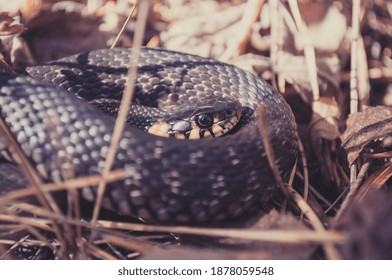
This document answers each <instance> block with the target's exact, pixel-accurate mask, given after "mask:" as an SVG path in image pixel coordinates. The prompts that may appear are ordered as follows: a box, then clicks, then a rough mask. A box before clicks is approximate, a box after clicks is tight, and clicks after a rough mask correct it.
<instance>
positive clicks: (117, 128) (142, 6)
mask: <svg viewBox="0 0 392 280" xmlns="http://www.w3.org/2000/svg"><path fill="white" fill-rule="evenodd" d="M149 6H150V1H149V0H143V1H141V2H140V3H139V14H138V17H137V20H136V30H135V34H134V40H133V48H132V52H131V59H130V63H129V65H130V68H129V71H128V82H127V84H126V85H125V89H124V93H123V96H122V100H121V103H120V108H119V112H118V115H117V118H116V122H115V125H114V129H113V133H112V138H111V142H110V147H109V150H108V154H107V156H106V161H105V166H104V168H103V171H102V175H103V179H102V180H101V181H100V183H99V185H98V190H97V198H96V203H95V207H94V212H93V217H92V221H91V223H92V225H95V224H96V222H97V219H98V215H99V211H100V209H101V205H102V200H103V194H104V192H105V189H106V177H107V175H108V174H109V172H110V170H111V168H112V164H113V161H114V158H115V156H116V153H117V147H118V143H119V142H120V140H121V136H122V133H123V131H124V127H125V120H126V118H127V116H128V112H129V107H130V104H131V102H132V99H133V94H134V90H135V88H134V87H135V82H136V78H137V64H138V62H139V54H140V49H141V46H142V43H143V37H144V29H145V26H146V22H147V16H148V11H149Z"/></svg>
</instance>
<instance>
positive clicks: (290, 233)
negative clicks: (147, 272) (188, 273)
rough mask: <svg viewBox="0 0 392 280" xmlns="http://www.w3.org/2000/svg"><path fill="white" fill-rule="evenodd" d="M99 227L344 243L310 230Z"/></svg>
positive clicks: (338, 235) (336, 235) (335, 236)
mask: <svg viewBox="0 0 392 280" xmlns="http://www.w3.org/2000/svg"><path fill="white" fill-rule="evenodd" d="M99 225H100V226H101V227H103V228H111V229H122V230H133V231H143V232H171V233H177V234H192V235H205V236H216V237H231V238H238V239H244V240H259V241H269V242H279V243H295V244H298V243H303V242H309V243H324V242H328V243H331V242H332V243H336V244H342V243H344V242H345V239H346V237H345V235H344V234H343V233H341V232H337V231H326V230H324V232H320V233H315V232H314V231H311V230H246V231H245V232H244V230H243V229H230V228H223V229H219V228H218V229H214V228H195V227H184V226H174V227H173V226H153V225H143V224H132V223H122V222H113V221H104V220H100V221H99Z"/></svg>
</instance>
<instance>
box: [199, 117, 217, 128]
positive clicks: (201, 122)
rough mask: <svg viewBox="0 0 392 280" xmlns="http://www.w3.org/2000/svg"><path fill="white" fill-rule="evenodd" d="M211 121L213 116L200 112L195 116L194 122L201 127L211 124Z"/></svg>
mask: <svg viewBox="0 0 392 280" xmlns="http://www.w3.org/2000/svg"><path fill="white" fill-rule="evenodd" d="M212 123H213V117H212V115H210V114H200V115H198V116H197V118H196V124H197V125H198V126H199V127H201V128H206V127H209V126H211V125H212Z"/></svg>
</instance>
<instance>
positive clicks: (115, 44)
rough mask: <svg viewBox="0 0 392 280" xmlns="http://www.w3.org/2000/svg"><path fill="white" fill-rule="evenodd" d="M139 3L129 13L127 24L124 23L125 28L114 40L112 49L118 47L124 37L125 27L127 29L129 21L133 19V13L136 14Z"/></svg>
mask: <svg viewBox="0 0 392 280" xmlns="http://www.w3.org/2000/svg"><path fill="white" fill-rule="evenodd" d="M138 2H139V1H138V0H136V3H135V4H134V5H133V8H132V11H131V12H130V13H129V15H128V17H127V19H126V20H125V22H124V24H123V26H122V27H121V30H120V32H119V33H118V34H117V37H116V39H115V40H114V42H113V44H112V45H111V46H110V48H111V49H113V48H115V47H117V44H118V41H119V40H120V38H121V36H122V35H123V33H124V31H125V27H127V25H128V23H129V21H130V20H131V18H132V15H133V13H134V12H135V10H136V7H137V5H138V4H139V3H138Z"/></svg>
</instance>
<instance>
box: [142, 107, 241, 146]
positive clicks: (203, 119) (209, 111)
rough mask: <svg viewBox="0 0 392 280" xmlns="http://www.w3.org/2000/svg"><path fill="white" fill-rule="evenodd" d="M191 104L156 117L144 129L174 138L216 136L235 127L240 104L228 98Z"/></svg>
mask: <svg viewBox="0 0 392 280" xmlns="http://www.w3.org/2000/svg"><path fill="white" fill-rule="evenodd" d="M192 107H193V108H186V109H182V110H178V111H177V112H176V113H171V114H170V116H169V117H167V118H160V119H158V120H157V121H156V122H155V123H154V124H153V125H152V126H151V127H150V128H149V129H148V132H149V133H151V134H154V135H158V136H163V137H172V138H177V139H202V138H212V137H219V136H222V135H224V134H226V133H227V132H229V131H230V130H231V129H232V128H233V127H235V125H236V124H237V123H238V121H239V119H240V117H241V113H242V106H241V104H240V103H239V102H237V101H232V100H226V101H209V102H208V103H207V104H204V105H199V104H194V105H193V106H192Z"/></svg>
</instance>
